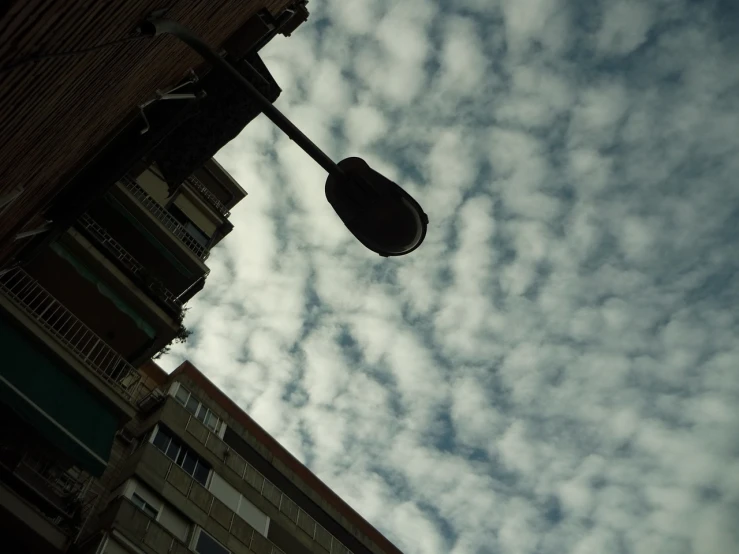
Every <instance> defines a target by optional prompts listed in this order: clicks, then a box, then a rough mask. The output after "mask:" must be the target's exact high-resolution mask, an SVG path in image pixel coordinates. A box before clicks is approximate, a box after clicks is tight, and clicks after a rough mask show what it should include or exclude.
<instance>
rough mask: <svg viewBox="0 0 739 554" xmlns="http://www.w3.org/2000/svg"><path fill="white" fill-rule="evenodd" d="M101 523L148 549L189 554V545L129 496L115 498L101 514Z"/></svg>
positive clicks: (175, 553)
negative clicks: (152, 517) (134, 502)
mask: <svg viewBox="0 0 739 554" xmlns="http://www.w3.org/2000/svg"><path fill="white" fill-rule="evenodd" d="M99 523H100V524H101V525H102V526H103V527H104V528H108V529H109V528H113V529H117V530H118V531H119V532H121V533H122V534H123V535H124V536H125V537H126V538H127V539H128V540H130V541H131V542H133V543H134V544H136V545H145V546H146V547H147V548H146V551H149V550H153V551H154V552H171V553H173V554H188V553H189V552H190V550H188V548H187V545H185V544H184V543H182V542H180V541H179V539H177V538H176V537H175V536H174V535H172V534H171V533H170V532H169V531H167V530H166V529H165V528H164V527H162V526H161V525H160V524H159V523H158V522H157V521H155V520H153V519H151V518H150V517H149V516H148V515H146V514H145V513H144V512H143V511H141V510H140V509H139V508H138V507H137V506H136V505H135V504H133V503H132V502H131V501H130V500H129V499H128V498H126V497H123V496H120V497H118V498H116V499H114V500H113V501H112V502H111V503H110V504H108V506H107V507H106V509H105V511H104V512H103V513H102V514H101V515H100V518H99Z"/></svg>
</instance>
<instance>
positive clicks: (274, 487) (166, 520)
mask: <svg viewBox="0 0 739 554" xmlns="http://www.w3.org/2000/svg"><path fill="white" fill-rule="evenodd" d="M140 377H141V380H142V383H144V384H145V386H146V389H147V390H149V391H151V392H150V393H149V394H148V395H147V396H146V397H145V398H142V400H141V401H139V403H138V405H137V410H136V414H135V416H134V417H133V418H132V419H130V420H129V421H128V422H127V423H126V424H125V425H124V426H122V427H121V429H120V430H119V432H118V434H117V435H116V439H115V441H114V444H113V448H112V456H111V460H110V463H109V464H108V466H107V468H106V470H105V471H104V473H103V474H102V476H101V477H99V478H96V479H93V480H90V479H88V480H86V481H85V480H79V483H80V484H79V485H77V489H73V488H71V489H70V490H74V491H77V490H79V491H80V492H79V493H78V494H79V495H80V497H81V499H82V500H81V508H80V509H79V511H78V513H77V514H76V515H74V514H72V515H71V516H70V518H69V519H70V521H69V522H68V523H67V525H72V523H73V522H72V521H71V518H73V517H76V518H77V520H76V522H74V524H76V527H74V529H75V530H76V534H75V537H74V539H73V543H72V550H71V551H74V552H80V553H82V554H93V553H94V554H123V553H146V554H155V553H156V554H165V553H170V552H172V553H182V554H185V553H187V552H196V553H197V554H229V553H231V554H247V553H254V554H280V553H285V554H327V553H328V554H347V553H350V552H351V553H354V554H399V550H398V549H397V548H396V547H395V546H393V545H392V544H391V543H390V542H389V541H388V540H387V539H386V538H385V537H384V536H383V535H382V534H380V533H379V532H378V531H377V530H376V529H375V528H374V527H372V526H371V525H370V524H369V523H368V522H367V521H365V520H364V519H363V518H362V517H361V516H360V515H359V514H357V512H355V511H354V510H353V509H351V508H350V507H349V506H348V505H347V504H346V503H345V502H343V501H342V500H341V499H340V498H339V497H338V496H337V495H336V494H335V493H333V492H332V491H331V490H330V489H329V488H328V487H327V486H326V485H325V484H323V483H322V482H321V481H320V480H319V479H318V478H317V477H316V476H315V475H314V474H312V473H311V472H310V471H309V470H308V469H307V468H306V467H305V466H304V465H302V464H301V463H300V462H298V461H297V460H296V459H295V458H294V457H293V456H291V455H290V453H289V452H287V450H285V449H284V448H283V447H282V446H280V445H279V444H278V443H277V441H276V440H275V439H274V438H272V437H271V436H270V435H269V434H268V433H266V432H265V431H264V430H263V429H262V428H260V427H259V426H258V425H257V424H256V423H255V422H254V421H253V420H252V419H251V418H250V417H249V416H248V415H247V414H246V413H245V412H244V411H242V410H241V409H240V408H239V407H238V406H237V405H236V404H235V403H234V402H232V401H231V400H230V399H229V398H228V397H227V396H226V395H225V394H224V393H223V392H222V391H220V390H219V389H218V388H217V387H216V386H215V385H213V383H211V382H210V381H209V380H208V379H207V378H206V377H205V376H204V375H203V374H202V373H201V372H200V371H199V370H198V369H196V368H195V367H194V366H192V365H191V364H190V363H189V362H185V363H183V364H182V365H181V366H180V367H179V368H178V369H176V370H175V371H174V372H173V373H172V374H170V375H167V374H166V373H165V372H163V371H162V370H161V369H160V368H159V367H158V366H157V365H156V364H155V363H153V362H147V363H145V364H143V365H142V367H141V369H140ZM78 473H81V472H79V470H77V469H74V470H73V471H69V470H68V472H67V475H68V476H70V477H69V481H71V480H72V476H77V475H78ZM83 483H84V484H83ZM58 504H61V503H60V502H58ZM27 512H28V510H26V512H25V513H24V514H23V516H22V517H24V518H28V516H29V513H27ZM16 513H18V512H16ZM31 515H33V514H31ZM8 517H9V516H8ZM0 521H7V520H6V518H5V517H4V518H0ZM24 521H26V522H30V521H31V520H30V519H24ZM47 521H48V514H47ZM13 525H14V526H15V527H17V526H18V525H20V524H19V523H18V522H17V521H15V522H14V523H13ZM27 525H28V524H27ZM29 532H30V531H29ZM27 544H28V543H27ZM39 544H40V539H38V537H37V543H36V545H35V547H34V548H35V550H32V551H33V552H42V551H43V550H41V548H40V546H39ZM45 546H46V548H47V550H48V548H49V541H47V542H46V545H45ZM29 551H31V550H29ZM19 552H25V551H20V550H19Z"/></svg>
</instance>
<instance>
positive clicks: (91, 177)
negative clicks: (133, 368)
mask: <svg viewBox="0 0 739 554" xmlns="http://www.w3.org/2000/svg"><path fill="white" fill-rule="evenodd" d="M305 4H306V0H249V1H243V0H188V1H186V2H185V1H172V2H164V3H157V2H153V3H152V2H150V1H149V0H112V1H110V2H105V3H104V4H101V3H100V2H97V1H95V0H65V1H64V2H57V1H54V0H9V1H6V2H2V3H1V4H0V128H1V129H3V133H2V136H0V152H2V155H1V156H0V269H2V268H5V267H7V266H8V264H12V263H13V260H14V259H16V258H17V257H18V256H19V255H21V251H22V250H26V249H28V248H29V245H30V246H31V247H33V246H34V245H35V243H37V242H38V240H40V238H39V237H37V235H36V233H40V232H42V231H43V230H44V229H46V230H47V232H48V231H49V229H51V231H52V232H54V231H55V232H63V231H64V230H65V228H66V227H67V226H69V225H70V224H71V223H72V221H74V220H76V218H77V217H78V216H79V215H80V214H74V217H72V216H69V215H68V214H67V212H68V211H69V210H70V206H77V205H79V204H80V203H82V202H84V201H86V200H90V199H92V198H93V197H95V196H96V195H98V194H103V193H104V192H105V191H106V190H107V189H108V188H109V187H110V186H112V184H113V183H114V182H115V181H117V180H118V179H120V178H121V177H122V176H123V174H124V173H125V172H126V171H128V169H129V166H130V165H131V164H132V163H133V161H135V160H137V159H140V158H142V157H143V154H144V153H146V152H147V151H148V150H150V149H151V148H153V146H154V145H155V144H157V143H158V142H159V141H160V140H161V139H162V137H163V136H166V135H167V134H171V133H172V132H174V130H175V129H176V128H177V127H178V124H179V123H180V122H182V121H184V120H186V119H187V118H188V116H189V115H191V114H192V112H193V111H197V108H195V107H193V104H196V103H197V102H187V101H178V102H171V103H172V104H177V105H178V106H177V108H175V107H172V106H170V107H168V108H167V109H164V110H162V109H159V107H158V106H157V105H155V104H161V102H158V100H159V99H160V98H161V96H160V93H162V92H163V93H166V92H167V91H170V90H171V89H172V88H173V87H174V86H175V85H177V84H178V83H180V82H181V81H182V80H183V79H184V78H185V77H186V76H188V75H191V74H192V71H193V70H194V72H195V74H197V75H201V76H202V75H203V74H204V73H205V72H207V71H208V69H209V68H208V67H207V64H204V63H203V61H202V60H201V59H200V58H199V56H198V55H197V54H195V53H194V52H193V51H192V50H190V49H189V48H188V47H187V46H185V45H184V44H182V43H181V42H179V41H177V40H176V39H174V38H172V37H159V38H141V39H137V40H128V39H131V38H135V37H136V33H135V30H136V28H137V26H138V25H139V23H140V22H141V20H142V19H143V18H144V17H146V16H147V15H149V14H151V13H152V11H154V10H159V12H160V15H164V16H166V17H168V18H170V19H173V20H176V21H178V22H180V23H182V24H184V25H186V26H188V27H190V28H191V29H192V30H193V31H194V32H195V33H197V34H198V35H199V36H201V37H202V38H203V39H204V40H205V41H206V42H207V43H208V44H210V45H211V46H212V47H213V48H215V49H217V50H219V51H220V52H221V53H222V54H223V55H224V56H229V57H230V59H231V60H232V61H233V60H242V59H244V58H245V57H246V56H250V55H252V56H253V55H255V54H256V53H257V52H258V51H259V49H260V48H261V47H262V46H264V45H265V44H266V43H267V42H269V41H270V40H271V39H272V38H273V37H275V36H276V35H279V34H282V35H287V36H289V35H290V33H292V32H293V31H294V30H295V28H296V27H297V26H298V25H299V24H300V23H301V22H302V21H304V20H305V19H306V18H307V13H308V12H307V9H306V7H305ZM162 8H164V9H162ZM252 65H253V64H252ZM260 81H261V79H260ZM207 92H209V93H211V95H213V94H214V93H215V92H216V89H214V88H212V89H211V90H210V91H207ZM219 102H220V104H222V105H223V104H224V99H223V98H221V99H220V101H219ZM157 111H159V112H162V113H156V112H157ZM142 114H145V115H146V116H147V117H148V122H147V121H144V120H143V119H142ZM241 125H242V127H243V121H242V122H241ZM146 127H149V128H150V130H149V132H147V133H145V134H143V135H142V134H141V130H142V129H143V128H146ZM216 138H218V139H219V140H221V143H220V145H216V146H217V147H215V150H217V148H218V147H220V146H222V145H223V144H224V143H225V142H226V141H227V140H228V137H216ZM231 138H233V136H231ZM198 140H201V141H204V140H205V136H201V137H199V139H198ZM211 150H212V151H211V152H210V155H209V156H206V157H203V158H202V159H201V160H200V162H201V164H202V162H204V161H205V159H206V158H207V157H212V156H213V154H214V153H215V150H213V149H211ZM55 206H62V208H63V209H62V210H58V209H57V210H55V209H54V207H55ZM83 211H84V210H83ZM37 239H38V240H37ZM31 243H33V244H31Z"/></svg>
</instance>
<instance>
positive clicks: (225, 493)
mask: <svg viewBox="0 0 739 554" xmlns="http://www.w3.org/2000/svg"><path fill="white" fill-rule="evenodd" d="M208 490H209V491H210V492H211V493H213V496H215V497H216V498H217V499H218V500H220V501H221V502H223V503H224V504H225V505H226V506H228V507H229V508H231V510H233V511H234V512H236V513H237V514H239V516H240V517H241V519H243V520H244V521H246V522H247V523H248V524H249V525H251V526H252V527H254V529H256V530H257V531H259V533H261V534H262V535H264V536H265V537H266V536H267V531H268V529H269V517H267V515H266V514H265V513H264V512H262V511H261V510H260V509H259V508H257V507H256V506H255V505H254V504H252V503H251V502H249V501H248V500H247V499H246V498H244V497H243V496H242V495H241V494H240V493H239V491H237V490H236V489H235V488H233V487H232V486H231V485H229V484H228V483H227V482H226V481H225V480H224V479H223V478H222V477H221V476H220V475H218V474H217V473H215V472H213V477H212V478H211V480H210V485H209V486H208Z"/></svg>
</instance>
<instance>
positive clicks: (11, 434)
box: [0, 160, 246, 552]
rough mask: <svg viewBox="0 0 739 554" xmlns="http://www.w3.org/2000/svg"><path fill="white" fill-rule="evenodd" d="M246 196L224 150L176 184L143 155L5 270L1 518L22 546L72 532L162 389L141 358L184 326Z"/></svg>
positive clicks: (0, 310)
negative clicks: (125, 438)
mask: <svg viewBox="0 0 739 554" xmlns="http://www.w3.org/2000/svg"><path fill="white" fill-rule="evenodd" d="M245 195H246V193H245V192H244V190H243V189H242V188H241V187H240V186H239V184H238V183H236V181H234V180H233V178H232V177H231V176H230V175H229V174H228V173H227V172H226V171H225V170H224V169H223V168H222V167H221V166H220V165H219V164H218V163H217V162H216V161H215V160H209V161H208V162H207V163H205V164H204V165H203V166H202V167H201V168H199V169H198V170H197V171H195V172H194V173H193V174H192V175H190V176H189V177H188V178H187V179H186V180H185V181H184V182H183V183H181V184H180V186H178V187H175V188H168V185H167V183H166V182H165V181H163V180H162V179H161V177H160V176H159V172H158V169H157V167H156V166H146V165H143V164H142V165H140V166H139V168H138V169H137V168H132V169H131V171H130V172H129V174H128V175H126V176H125V177H124V178H122V179H121V180H120V181H119V182H117V183H116V184H115V185H114V187H112V188H111V189H110V190H109V191H108V192H107V193H106V194H105V195H104V196H103V197H102V198H100V199H99V200H97V201H96V202H95V203H93V204H92V205H91V206H90V207H89V209H88V210H87V211H86V212H85V213H83V214H82V215H81V216H80V217H79V218H78V219H77V221H75V222H74V224H73V225H72V226H71V227H69V228H68V229H67V230H66V231H65V232H64V233H63V234H61V235H60V236H59V237H58V238H57V239H56V240H54V241H53V242H51V243H50V244H49V245H48V246H47V247H45V248H43V249H41V250H40V251H39V252H38V253H37V255H36V256H35V257H34V258H33V259H32V260H30V261H29V262H28V263H27V264H25V265H24V266H22V267H15V268H11V269H9V270H6V271H4V272H3V273H2V275H0V343H2V346H3V348H4V350H5V358H4V361H3V363H2V364H0V413H2V415H3V417H2V424H0V435H1V436H0V487H1V488H2V490H1V492H0V527H3V526H7V525H9V527H6V529H5V535H6V536H14V537H16V539H17V541H18V551H19V552H43V551H45V550H46V549H50V551H60V550H64V549H66V548H68V547H69V546H70V545H71V544H73V542H74V539H75V537H76V535H77V533H78V532H79V529H80V528H81V523H82V521H81V519H80V518H81V517H82V514H83V513H89V510H90V509H91V506H89V505H86V504H85V499H86V498H87V499H89V498H90V495H91V494H92V493H93V491H94V489H90V487H91V486H92V485H93V478H94V477H97V476H100V475H103V474H104V472H105V471H106V470H107V468H108V465H109V460H110V456H111V452H112V448H113V443H114V440H115V436H116V434H117V433H118V432H119V430H120V429H121V428H123V427H125V426H126V425H127V424H129V423H130V422H131V421H133V420H134V419H135V418H136V417H137V415H138V414H139V411H140V409H141V407H142V406H145V405H146V403H147V402H150V401H152V399H153V397H154V396H155V395H156V394H158V392H157V391H158V385H157V384H156V383H154V382H151V381H150V380H148V379H147V378H146V376H145V375H142V374H141V373H140V372H139V371H138V370H137V369H136V368H137V366H138V365H140V364H141V363H142V362H143V361H145V360H147V359H149V358H150V357H151V356H152V355H153V354H155V353H156V352H158V351H160V350H162V349H163V348H165V347H166V346H167V345H168V344H169V343H170V342H172V341H173V340H175V339H176V338H177V337H178V336H179V337H180V338H183V336H184V327H183V326H182V319H183V315H184V308H183V306H184V303H185V302H186V301H187V300H188V299H189V298H191V297H192V296H193V295H194V294H195V293H196V292H197V291H198V290H200V288H202V286H203V284H204V282H205V279H206V277H207V275H208V268H207V266H206V265H205V261H206V260H207V257H208V254H209V252H210V249H211V248H213V247H214V246H215V245H216V244H218V242H219V241H220V240H221V239H222V238H223V237H224V236H225V235H227V234H228V232H229V231H230V230H231V229H232V225H231V223H230V221H229V220H228V215H229V210H230V209H231V208H232V207H233V206H234V205H235V204H236V203H237V202H239V201H240V200H241V199H242V198H244V196H245ZM14 514H23V517H21V518H20V519H19V520H18V521H16V518H15V517H14ZM3 515H4V516H5V517H3ZM21 529H25V531H24V532H23V533H20V534H18V533H16V531H18V530H21ZM42 537H45V538H42Z"/></svg>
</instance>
